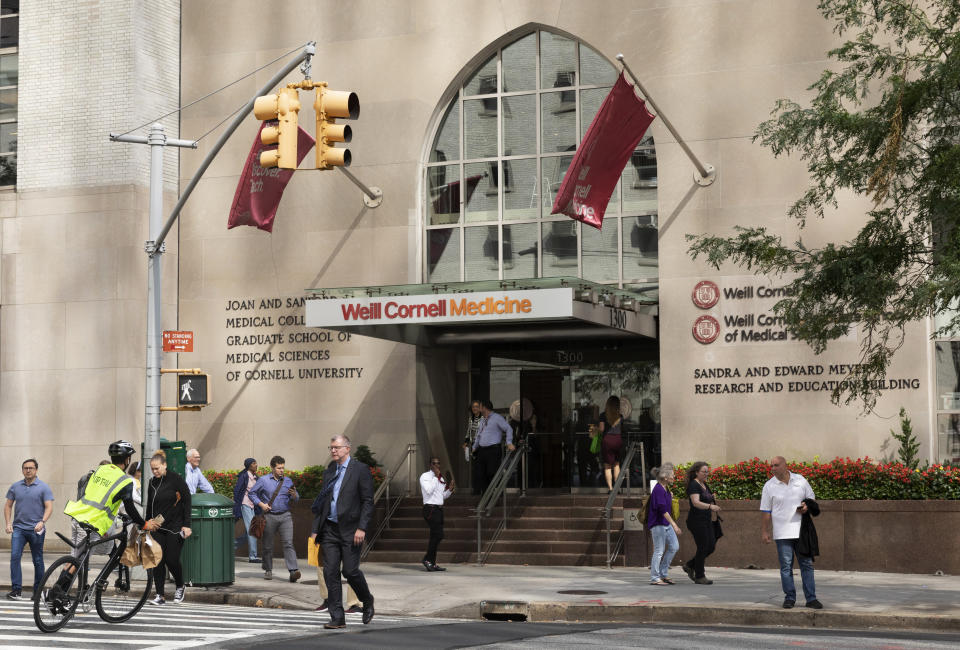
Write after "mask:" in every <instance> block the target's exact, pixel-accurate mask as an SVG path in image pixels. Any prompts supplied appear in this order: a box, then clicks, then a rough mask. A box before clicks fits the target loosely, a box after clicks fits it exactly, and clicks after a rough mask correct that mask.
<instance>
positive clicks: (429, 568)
mask: <svg viewBox="0 0 960 650" xmlns="http://www.w3.org/2000/svg"><path fill="white" fill-rule="evenodd" d="M420 564H422V565H423V568H424V569H426V570H427V571H434V568H433V565H432V564H430V562H428V561H427V560H423V561H421V562H420Z"/></svg>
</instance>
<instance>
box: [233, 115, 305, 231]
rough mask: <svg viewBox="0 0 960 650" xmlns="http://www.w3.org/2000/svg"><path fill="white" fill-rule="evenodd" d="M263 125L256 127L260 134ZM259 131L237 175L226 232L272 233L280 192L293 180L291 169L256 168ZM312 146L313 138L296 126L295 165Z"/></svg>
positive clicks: (258, 153) (260, 148)
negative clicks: (256, 230) (240, 228)
mask: <svg viewBox="0 0 960 650" xmlns="http://www.w3.org/2000/svg"><path fill="white" fill-rule="evenodd" d="M264 124H265V123H264ZM264 124H261V125H260V131H263V127H264ZM260 131H257V137H256V139H255V140H254V141H253V146H252V147H251V148H250V153H249V154H248V155H247V162H246V164H244V166H243V173H241V174H240V182H239V183H238V184H237V192H236V194H234V195H233V205H231V206H230V217H229V218H228V219H227V229H228V230H229V229H230V228H236V227H237V226H254V227H256V228H259V229H260V230H266V231H267V232H272V231H273V219H274V217H276V216H277V207H278V206H279V205H280V198H281V197H282V196H283V190H284V188H285V187H286V186H287V183H289V182H290V179H291V178H293V172H294V170H292V169H280V168H278V167H261V166H260V151H261V150H262V149H263V148H264V147H263V145H262V144H260ZM314 144H315V141H314V139H313V137H312V136H311V135H310V134H309V133H307V132H306V131H304V130H303V129H301V128H299V127H298V131H297V165H299V164H300V163H301V162H302V161H303V158H304V156H306V155H307V153H309V151H310V149H312V148H313V145H314Z"/></svg>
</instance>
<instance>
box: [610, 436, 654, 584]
mask: <svg viewBox="0 0 960 650" xmlns="http://www.w3.org/2000/svg"><path fill="white" fill-rule="evenodd" d="M638 447H639V448H640V475H641V476H646V475H647V462H646V458H645V456H644V452H643V444H642V443H641V442H638V441H636V440H632V441H630V443H629V444H627V453H626V454H625V455H624V457H623V462H622V463H620V474H618V475H617V480H616V481H615V482H614V484H613V489H612V490H610V496H608V497H607V503H606V505H604V508H603V517H604V519H606V520H607V568H608V569H610V568H613V563H614V562H616V560H617V556H618V555H620V549H621V547H622V546H623V531H622V530H621V531H620V536H619V537H618V538H617V542H616V545H615V546H614V548H613V551H612V552H611V550H610V535H611V523H612V519H613V504H614V503H615V502H616V500H617V495H618V494H619V493H620V487H621V486H622V485H623V481H624V479H626V481H627V494H629V493H630V465H631V464H632V463H633V457H634V456H635V455H636V452H637V448H638ZM646 489H647V488H646V484H645V483H644V484H641V486H640V494H641V495H643V494H645V493H646Z"/></svg>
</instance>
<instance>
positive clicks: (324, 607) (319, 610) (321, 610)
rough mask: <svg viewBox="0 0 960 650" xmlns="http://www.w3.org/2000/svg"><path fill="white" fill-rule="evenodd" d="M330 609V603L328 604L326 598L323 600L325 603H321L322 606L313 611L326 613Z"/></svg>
mask: <svg viewBox="0 0 960 650" xmlns="http://www.w3.org/2000/svg"><path fill="white" fill-rule="evenodd" d="M328 607H330V603H329V602H327V599H326V598H324V599H323V602H322V603H320V606H319V607H317V608H316V609H315V610H313V611H315V612H325V611H327V608H328Z"/></svg>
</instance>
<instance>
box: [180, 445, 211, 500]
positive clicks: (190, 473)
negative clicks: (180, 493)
mask: <svg viewBox="0 0 960 650" xmlns="http://www.w3.org/2000/svg"><path fill="white" fill-rule="evenodd" d="M185 473H186V476H184V477H183V480H184V481H186V483H187V489H188V490H190V494H196V493H197V492H206V493H208V494H213V486H212V485H210V481H208V480H207V477H206V476H204V475H203V471H202V470H201V469H200V452H199V451H197V450H196V449H191V450H190V451H188V452H187V468H186V470H185Z"/></svg>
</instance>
